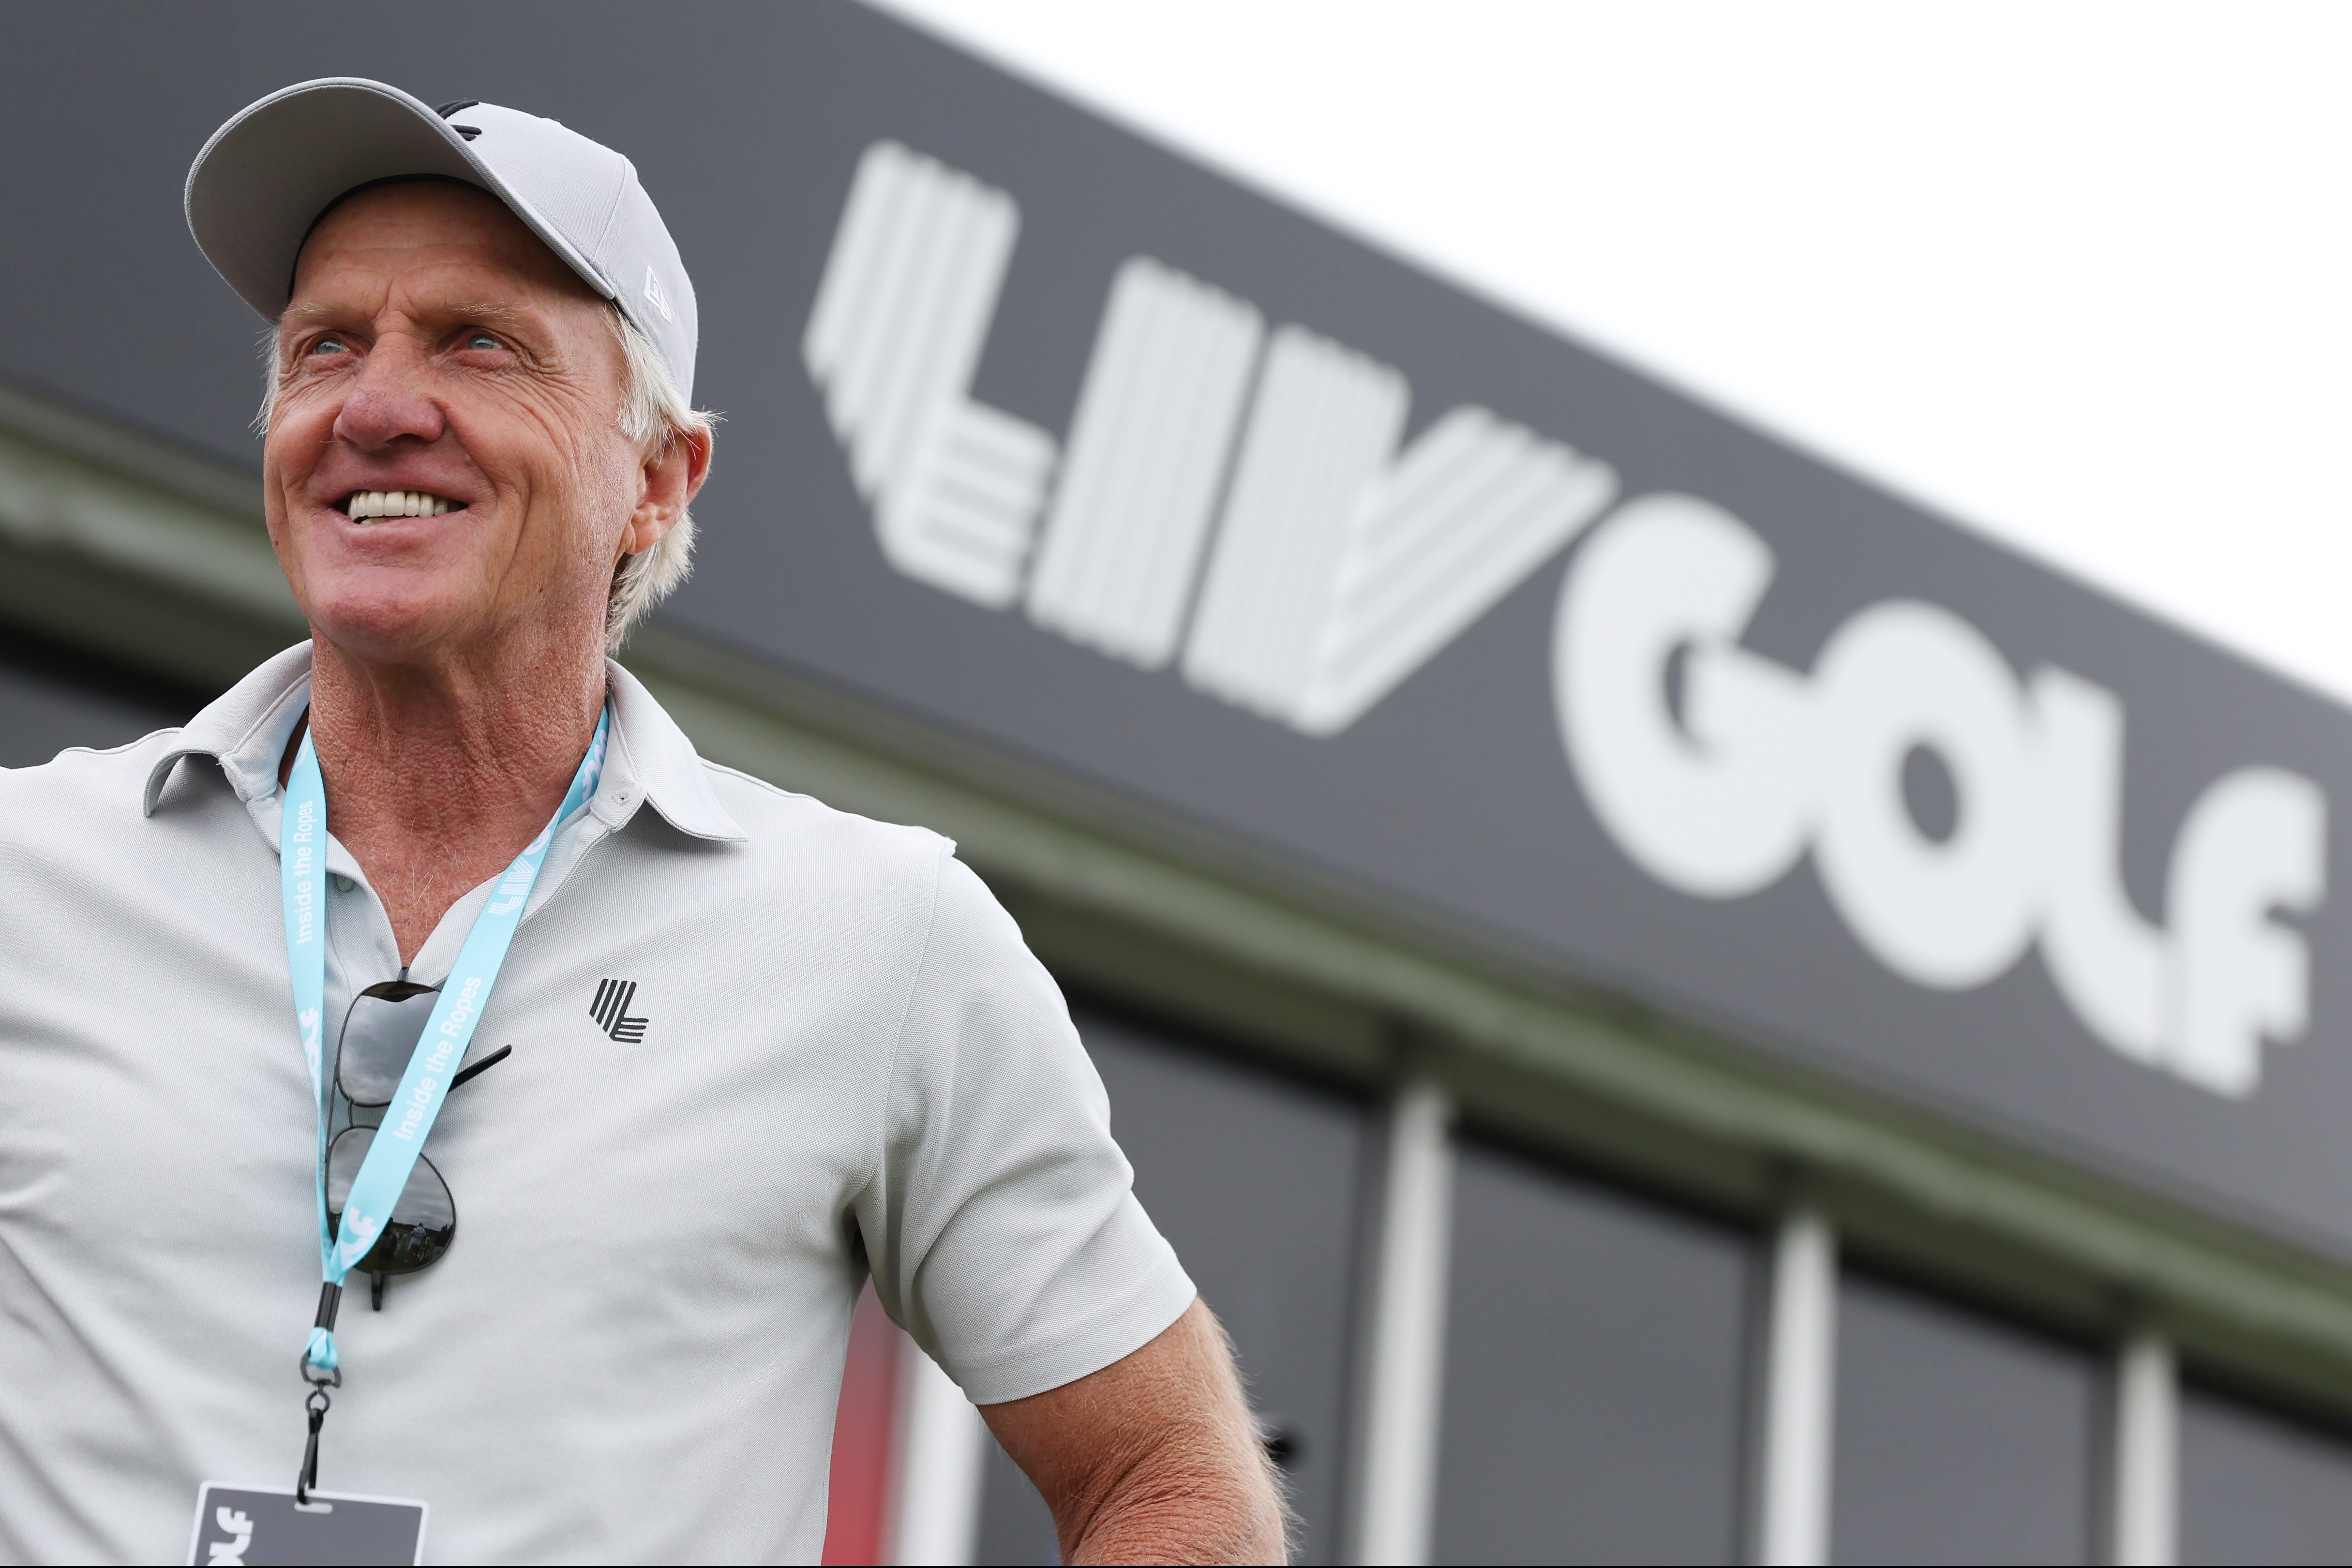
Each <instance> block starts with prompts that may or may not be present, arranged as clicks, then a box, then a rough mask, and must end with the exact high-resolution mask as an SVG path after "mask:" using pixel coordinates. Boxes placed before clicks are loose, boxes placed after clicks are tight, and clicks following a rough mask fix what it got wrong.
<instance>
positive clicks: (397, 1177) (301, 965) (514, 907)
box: [278, 708, 612, 1442]
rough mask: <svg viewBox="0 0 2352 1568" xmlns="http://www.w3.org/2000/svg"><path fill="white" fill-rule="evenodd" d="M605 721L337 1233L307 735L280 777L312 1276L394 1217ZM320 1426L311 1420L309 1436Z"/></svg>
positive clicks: (468, 970) (449, 997) (499, 896)
mask: <svg viewBox="0 0 2352 1568" xmlns="http://www.w3.org/2000/svg"><path fill="white" fill-rule="evenodd" d="M611 727H612V710H611V709H610V708H607V709H606V710H605V711H604V713H602V714H600V715H599V716H597V719H596V737H595V738H594V739H593V740H592V741H590V742H589V743H588V755H587V756H585V757H583V758H581V759H580V771H579V772H578V773H576V774H574V775H573V776H572V788H571V789H570V790H569V791H567V792H566V793H565V795H564V797H563V804H562V805H561V806H558V807H557V808H556V809H555V815H554V816H553V817H552V818H551V819H550V821H548V824H547V826H546V827H544V828H542V829H541V830H540V834H539V837H537V838H535V839H533V840H531V841H530V843H529V844H527V845H525V846H524V848H523V852H522V853H520V854H519V855H517V856H515V858H514V863H513V864H511V865H509V866H508V867H507V870H506V874H505V875H504V876H502V877H500V878H499V885H498V887H497V888H496V889H495V890H493V891H492V893H491V894H490V899H489V902H488V904H485V905H483V907H482V912H481V914H479V915H477V916H475V918H474V928H473V929H472V930H471V931H469V932H467V934H466V945H465V946H463V947H462V948H460V949H458V952H457V964H456V966H455V967H452V968H451V969H450V971H449V977H448V978H447V979H446V980H445V981H443V982H442V985H441V994H440V996H439V997H438V998H436V1000H435V1002H434V1004H433V1016H432V1018H431V1019H429V1020H427V1022H426V1023H425V1030H424V1032H423V1033H422V1034H420V1035H419V1036H418V1037H417V1040H416V1049H415V1051H412V1052H411V1053H410V1054H409V1058H408V1071H406V1072H404V1073H403V1074H402V1075H401V1079H400V1092H398V1093H396V1094H394V1096H393V1100H392V1104H391V1105H390V1106H389V1107H388V1108H387V1109H386V1110H385V1112H384V1124H383V1128H382V1130H381V1131H380V1132H379V1133H378V1134H377V1135H376V1138H375V1141H374V1142H373V1144H372V1145H370V1146H369V1148H368V1152H367V1157H366V1158H365V1159H364V1160H362V1161H361V1162H360V1174H359V1176H358V1178H357V1179H356V1180H354V1181H353V1182H352V1190H351V1196H350V1197H348V1198H346V1199H345V1200H344V1202H343V1213H342V1225H341V1239H338V1238H337V1236H336V1234H335V1233H334V1232H332V1231H331V1230H330V1229H329V1228H328V1225H327V1130H328V1119H329V1113H331V1110H332V1109H333V1103H334V1100H333V1093H332V1086H331V1083H330V1082H329V1081H328V1076H327V1067H326V1056H325V1052H324V1051H323V1049H322V1048H321V1043H320V1027H321V1024H322V1023H323V1021H324V1013H325V1009H326V991H327V925H326V912H327V906H326V903H325V899H324V897H323V895H322V889H321V885H320V883H321V873H322V869H323V867H324V864H325V854H326V847H327V790H326V785H325V783H324V782H323V781H322V780H321V779H320V777H319V758H318V756H317V754H316V753H314V752H313V751H312V750H311V749H310V737H309V736H307V735H305V736H304V737H302V749H301V750H300V751H299V752H298V753H297V754H296V755H295V758H294V771H293V772H292V774H291V775H290V776H289V777H288V779H287V780H286V800H285V814H284V816H283V818H282V819H281V820H280V821H279V824H278V883H279V891H280V893H281V894H283V896H284V898H285V904H286V961H287V967H289V968H290V969H291V970H292V971H293V975H294V1021H295V1024H296V1026H297V1027H298V1028H299V1029H300V1030H301V1031H302V1061H303V1062H304V1063H305V1065H307V1066H308V1067H309V1068H310V1092H311V1096H312V1098H313V1099H314V1100H315V1101H316V1103H317V1105H318V1112H319V1168H318V1182H317V1191H318V1207H319V1273H320V1279H321V1280H323V1281H325V1283H326V1284H327V1286H329V1287H330V1288H331V1291H333V1290H335V1289H339V1288H340V1287H341V1284H342V1282H343V1276H344V1275H346V1274H348V1273H350V1272H351V1271H352V1265H353V1264H355V1263H357V1262H358V1261H359V1260H361V1259H362V1257H364V1256H366V1254H367V1249H369V1248H370V1247H371V1246H373V1244H374V1242H375V1239H376V1238H377V1237H378V1236H379V1235H381V1234H382V1233H383V1228H384V1227H385V1226H386V1225H387V1224H389V1223H390V1222H391V1219H392V1211H393V1206H394V1205H395V1204H396V1203H398V1202H399V1201H400V1195H401V1193H402V1191H403V1190H404V1188H405V1187H406V1186H408V1175H409V1172H410V1171H412V1170H414V1169H415V1167H416V1156H417V1155H419V1154H421V1153H422V1152H423V1151H424V1148H425V1138H426V1136H427V1135H429V1134H431V1133H432V1131H433V1123H434V1119H435V1118H436V1117H437V1116H439V1115H440V1113H441V1101H442V1098H443V1097H444V1096H445V1095H446V1094H447V1093H448V1092H449V1080H450V1078H451V1076H452V1075H453V1074H455V1073H456V1071H457V1064H458V1063H459V1062H461V1061H465V1060H466V1047H467V1044H468V1043H469V1042H470V1041H471V1040H473V1038H474V1025H475V1023H476V1022H477V1021H478V1020H479V1019H480V1018H481V1016H482V1009H483V1008H484V1007H486V1006H488V1003H489V999H490V988H491V987H493V986H495V985H497V984H498V980H499V966H500V965H502V964H504V963H505V962H506V957H507V947H508V946H509V944H510V943H512V942H513V941H514V934H515V927H516V926H517V925H520V924H521V922H522V912H523V905H525V904H528V903H530V889H531V884H532V883H535V882H537V881H538V880H539V868H540V865H541V862H544V861H545V860H546V859H547V846H548V845H549V844H550V843H551V841H553V840H554V838H555V830H556V828H557V826H558V825H559V824H560V823H562V821H563V820H564V819H565V818H566V817H569V816H570V815H572V812H573V811H575V810H579V809H580V805H581V802H583V801H584V800H587V799H588V797H589V796H591V795H593V794H594V793H595V791H596V779H597V776H598V775H599V774H601V773H603V772H604V741H605V737H606V736H607V734H608V733H609V732H610V730H611ZM331 1291H330V1297H331ZM320 1317H321V1318H322V1319H324V1320H325V1321H324V1322H320V1324H319V1325H318V1326H317V1327H315V1328H313V1329H311V1331H310V1345H309V1347H308V1348H307V1349H306V1350H305V1351H304V1352H303V1355H302V1360H303V1365H304V1370H305V1372H306V1373H307V1374H308V1375H310V1376H312V1377H313V1378H314V1379H320V1380H323V1379H325V1378H327V1377H330V1376H331V1375H334V1373H335V1370H336V1366H337V1358H336V1355H335V1334H334V1330H333V1329H332V1327H331V1326H329V1325H330V1324H331V1322H332V1321H333V1318H332V1313H331V1312H330V1311H328V1310H327V1309H326V1308H325V1307H324V1306H323V1305H322V1308H321V1311H320ZM316 1432H317V1423H316V1421H315V1419H314V1421H313V1422H312V1433H313V1440H314V1442H315V1437H316Z"/></svg>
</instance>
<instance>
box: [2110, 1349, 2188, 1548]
mask: <svg viewBox="0 0 2352 1568" xmlns="http://www.w3.org/2000/svg"><path fill="white" fill-rule="evenodd" d="M2115 1386H2116V1407H2115V1453H2114V1461H2115V1473H2114V1478H2113V1481H2112V1484H2111V1486H2110V1488H2109V1496H2110V1500H2111V1501H2112V1505H2113V1508H2114V1516H2113V1518H2112V1519H2111V1520H2110V1521H2109V1540H2110V1542H2111V1543H2112V1547H2113V1556H2114V1561H2115V1562H2116V1563H2121V1564H2124V1565H2125V1568H2168V1565H2169V1564H2170V1563H2172V1562H2173V1561H2174V1556H2175V1553H2176V1552H2177V1551H2178V1539H2177V1533H2176V1532H2177V1529H2178V1521H2179V1479H2180V1385H2179V1375H2178V1373H2177V1371H2176V1369H2175V1367H2174V1365H2173V1358H2172V1344H2171V1342H2170V1341H2168V1340H2167V1339H2166V1338H2164V1336H2163V1335H2161V1334H2158V1333H2153V1332H2151V1331H2149V1330H2146V1329H2143V1330H2140V1331H2138V1332H2137V1333H2132V1334H2130V1335H2129V1336H2127V1337H2126V1339H2125V1340H2124V1342H2123V1343H2122V1344H2121V1345H2119V1346H2118V1347H2116V1385H2115Z"/></svg>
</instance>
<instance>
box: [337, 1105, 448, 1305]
mask: <svg viewBox="0 0 2352 1568" xmlns="http://www.w3.org/2000/svg"><path fill="white" fill-rule="evenodd" d="M374 1142H375V1129H374V1128H373V1127H351V1128H347V1129H346V1130H345V1131H344V1132H343V1133H342V1134H341V1135H340V1136H338V1137H337V1138H336V1139H335V1141H334V1143H333V1144H332V1145H330V1146H329V1147H328V1149H327V1225H328V1228H330V1229H331V1230H332V1231H333V1232H334V1233H336V1234H337V1235H341V1233H342V1225H343V1205H344V1203H345V1202H347V1201H348V1200H349V1199H350V1197H351V1196H352V1183H353V1182H355V1181H357V1180H358V1179H359V1175H360V1166H361V1165H362V1163H363V1162H364V1161H365V1160H366V1159H367V1153H368V1149H369V1148H370V1147H371V1146H372V1145H373V1144H374ZM456 1238H457V1201H456V1200H455V1199H453V1198H452V1197H450V1196H449V1184H448V1183H447V1182H445V1181H443V1180H442V1179H441V1173H440V1172H439V1171H437V1170H435V1169H434V1168H433V1162H432V1161H431V1160H428V1159H426V1158H425V1156H424V1155H418V1156H417V1157H416V1164H415V1166H411V1167H410V1168H409V1172H408V1185H407V1186H404V1187H403V1188H401V1189H400V1201H399V1202H398V1203H396V1204H394V1205H393V1207H392V1220H391V1223H389V1224H387V1225H386V1226H385V1227H384V1228H383V1235H381V1236H379V1237H377V1238H376V1239H375V1245H374V1246H373V1247H371V1248H369V1249H367V1255H366V1256H365V1257H363V1258H362V1259H361V1260H359V1262H358V1264H357V1265H356V1267H357V1268H358V1269H359V1270H360V1271H361V1272H362V1273H368V1274H413V1273H415V1271H416V1270H419V1269H422V1268H424V1267H425V1265H426V1264H428V1263H434V1262H437V1261H439V1260H440V1257H441V1254H443V1253H444V1252H446V1251H447V1250H449V1243H450V1242H451V1241H452V1240H454V1239H456Z"/></svg>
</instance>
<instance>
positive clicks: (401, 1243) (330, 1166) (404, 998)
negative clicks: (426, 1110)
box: [327, 980, 514, 1312]
mask: <svg viewBox="0 0 2352 1568" xmlns="http://www.w3.org/2000/svg"><path fill="white" fill-rule="evenodd" d="M440 993H441V988H439V987H438V986H420V985H418V984H416V983H415V982H414V981H412V980H385V981H383V983H382V984H380V985H373V986H370V987H369V988H367V989H365V990H363V991H362V992H361V993H360V994H359V995H358V996H356V997H353V998H352V1005H351V1009H350V1010H349V1011H347V1012H345V1013H344V1014H343V1027H342V1030H341V1032H340V1033H338V1034H337V1035H336V1037H335V1088H336V1089H337V1090H338V1091H340V1092H341V1094H342V1097H343V1098H344V1100H346V1101H347V1102H349V1103H350V1105H351V1109H352V1124H351V1125H350V1126H348V1127H345V1128H344V1129H343V1130H342V1131H341V1133H338V1134H335V1138H334V1141H333V1142H332V1143H331V1144H329V1145H328V1146H327V1226H328V1229H329V1231H330V1232H331V1233H332V1234H335V1235H341V1233H342V1223H343V1206H344V1204H345V1203H346V1202H347V1201H348V1200H349V1199H350V1197H351V1194H352V1183H353V1182H355V1181H357V1180H358V1179H359V1175H360V1166H361V1165H362V1163H363V1162H365V1160H366V1159H367V1155H368V1150H369V1149H370V1148H371V1147H373V1145H374V1143H375V1134H376V1128H375V1126H374V1125H373V1124H369V1123H366V1122H362V1121H361V1120H360V1116H361V1113H364V1112H374V1113H377V1114H378V1116H379V1119H380V1118H381V1114H382V1113H383V1110H384V1108H385V1107H387V1106H389V1105H390V1104H391V1103H392V1100H393V1096H394V1095H395V1094H397V1093H398V1092H400V1081H401V1079H402V1077H403V1076H404V1074H405V1073H406V1072H407V1071H408V1061H409V1058H410V1057H411V1056H413V1055H415V1051H416V1042H417V1040H418V1039H419V1038H420V1037H422V1036H423V1034H424V1033H425V1025H426V1024H427V1023H429V1022H430V1021H432V1018H433V1005H434V1000H435V998H437V997H438V996H439V995H440ZM513 1050H514V1047H512V1046H510V1045H502V1046H500V1047H499V1049H498V1050H496V1051H492V1052H490V1054H489V1055H488V1056H486V1057H484V1058H482V1060H481V1061H477V1062H475V1063H474V1064H473V1065H471V1066H469V1067H465V1068H461V1069H459V1070H458V1072H457V1076H456V1077H454V1078H452V1079H450V1080H449V1088H450V1090H451V1092H455V1091H456V1090H457V1086H458V1085H459V1084H461V1083H464V1082H466V1081H467V1080H468V1079H470V1078H473V1077H475V1076H476V1075H477V1074H479V1073H481V1072H483V1071H487V1070H488V1069H489V1068H492V1067H495V1066H497V1065H498V1064H499V1062H501V1061H505V1060H506V1058H507V1055H508V1053H509V1052H510V1051H513ZM456 1239H457V1199H455V1198H453V1197H450V1196H449V1184H448V1182H447V1181H446V1180H444V1179H443V1177H442V1175H441V1173H440V1171H439V1170H438V1169H436V1168H435V1166H434V1164H433V1162H432V1161H431V1160H430V1159H428V1158H426V1157H425V1155H418V1156H417V1157H416V1164H415V1166H411V1167H410V1169H409V1173H408V1183H407V1185H406V1186H404V1187H402V1188H401V1191H400V1200H399V1201H398V1202H397V1203H395V1204H394V1205H393V1208H392V1218H391V1220H390V1222H389V1223H387V1224H386V1225H385V1226H384V1228H383V1234H382V1235H381V1236H378V1237H377V1238H376V1239H375V1245H374V1246H373V1247H371V1248H369V1249H367V1251H366V1253H365V1254H363V1255H362V1257H361V1259H360V1260H359V1262H358V1263H357V1264H356V1265H354V1267H356V1268H357V1269H358V1270H361V1271H362V1272H363V1273H365V1274H366V1275H367V1276H368V1282H369V1301H370V1302H371V1304H372V1305H373V1306H374V1308H375V1309H376V1310H377V1311H378V1312H382V1311H383V1285H384V1281H386V1280H387V1279H389V1278H390V1277H391V1276H393V1275H394V1274H414V1273H415V1272H416V1271H417V1270H421V1269H425V1268H429V1267H431V1266H432V1265H433V1264H435V1263H437V1262H439V1261H440V1260H441V1258H442V1256H443V1255H444V1254H445V1253H446V1252H447V1251H448V1250H449V1246H450V1243H451V1242H453V1241H455V1240H456Z"/></svg>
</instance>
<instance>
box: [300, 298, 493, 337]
mask: <svg viewBox="0 0 2352 1568" xmlns="http://www.w3.org/2000/svg"><path fill="white" fill-rule="evenodd" d="M348 309H349V308H348V307H346V306H341V305H336V304H332V303H331V302H329V301H326V300H319V301H315V302H313V303H310V304H307V305H289V306H288V307H287V308H286V313H285V314H284V315H282V316H280V317H278V331H279V333H280V334H283V333H285V332H287V331H289V330H294V329H301V328H306V327H317V326H323V325H331V324H332V323H334V322H335V321H337V320H340V319H342V318H343V317H344V316H345V315H346V313H347V311H348ZM434 314H435V315H436V316H441V317H445V318H446V319H449V320H451V321H469V322H475V323H478V324H479V325H481V326H484V327H497V328H500V329H504V330H506V331H509V332H520V330H521V329H524V328H526V327H528V326H530V324H531V320H532V318H531V317H530V315H529V314H527V313H526V312H524V311H520V310H518V309H516V308H514V307H513V306H511V305H500V304H498V303H496V302H494V301H491V300H488V299H459V300H455V301H452V302H451V303H449V304H447V305H445V306H443V307H441V308H439V309H437V310H436V311H435V312H434Z"/></svg>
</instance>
